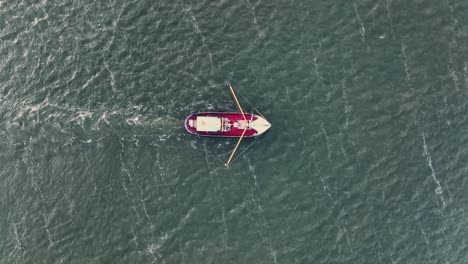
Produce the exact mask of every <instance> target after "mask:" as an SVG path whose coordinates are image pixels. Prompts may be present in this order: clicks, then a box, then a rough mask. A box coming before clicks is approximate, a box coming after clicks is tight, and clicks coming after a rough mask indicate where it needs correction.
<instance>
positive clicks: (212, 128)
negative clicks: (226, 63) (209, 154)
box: [184, 84, 271, 166]
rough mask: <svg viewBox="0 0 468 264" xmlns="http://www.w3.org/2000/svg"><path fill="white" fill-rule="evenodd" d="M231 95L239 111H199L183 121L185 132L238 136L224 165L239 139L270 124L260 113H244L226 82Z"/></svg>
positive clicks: (250, 135)
mask: <svg viewBox="0 0 468 264" xmlns="http://www.w3.org/2000/svg"><path fill="white" fill-rule="evenodd" d="M228 86H229V89H230V91H231V95H232V97H233V98H234V101H235V102H236V105H237V108H238V110H239V112H200V113H194V114H191V115H189V116H188V117H187V118H186V119H185V122H184V125H185V129H186V130H187V132H189V133H191V134H195V135H199V136H205V137H230V138H239V139H238V141H237V144H236V147H235V148H234V150H233V151H232V153H231V156H230V158H229V160H228V161H227V162H226V163H225V165H226V166H228V165H229V163H230V162H231V159H232V157H233V156H234V153H235V152H236V150H237V147H238V146H239V144H240V142H241V140H242V139H243V138H245V137H257V136H260V135H262V134H263V133H265V132H266V131H267V130H268V129H269V128H270V127H271V124H270V123H269V122H268V121H267V120H266V119H265V118H264V117H263V116H262V115H261V113H260V112H258V111H257V112H258V114H254V113H244V110H243V109H242V107H241V105H240V103H239V100H238V99H237V96H236V94H235V92H234V88H232V86H231V85H230V84H228Z"/></svg>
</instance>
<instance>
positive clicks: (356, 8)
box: [353, 3, 368, 47]
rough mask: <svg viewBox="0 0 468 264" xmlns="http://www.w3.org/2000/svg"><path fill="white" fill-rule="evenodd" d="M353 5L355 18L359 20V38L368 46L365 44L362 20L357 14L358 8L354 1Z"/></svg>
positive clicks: (364, 29)
mask: <svg viewBox="0 0 468 264" xmlns="http://www.w3.org/2000/svg"><path fill="white" fill-rule="evenodd" d="M353 7H354V13H355V14H356V18H357V20H358V22H359V27H360V28H359V33H360V34H361V40H362V42H363V43H364V45H366V47H368V45H367V42H366V28H365V27H364V22H363V21H362V19H361V16H360V15H359V10H358V6H357V4H356V3H353Z"/></svg>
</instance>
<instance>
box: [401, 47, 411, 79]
mask: <svg viewBox="0 0 468 264" xmlns="http://www.w3.org/2000/svg"><path fill="white" fill-rule="evenodd" d="M401 55H402V59H403V66H404V67H405V72H406V80H407V81H411V74H410V71H409V65H408V56H406V46H405V44H404V43H403V42H401Z"/></svg>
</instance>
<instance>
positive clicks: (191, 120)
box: [185, 112, 270, 137]
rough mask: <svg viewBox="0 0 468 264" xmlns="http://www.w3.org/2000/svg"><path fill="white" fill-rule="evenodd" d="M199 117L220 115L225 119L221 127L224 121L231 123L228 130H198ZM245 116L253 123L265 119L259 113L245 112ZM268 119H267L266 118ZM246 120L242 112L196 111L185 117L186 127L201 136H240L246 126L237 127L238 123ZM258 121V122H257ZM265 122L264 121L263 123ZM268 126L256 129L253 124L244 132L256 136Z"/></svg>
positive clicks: (246, 135) (190, 131) (248, 135)
mask: <svg viewBox="0 0 468 264" xmlns="http://www.w3.org/2000/svg"><path fill="white" fill-rule="evenodd" d="M197 117H219V118H221V119H223V125H221V127H223V128H224V127H225V126H224V123H227V124H231V126H229V127H228V128H226V131H224V129H220V131H212V132H207V131H197V128H196V125H194V124H196V120H197ZM245 118H246V119H247V120H248V121H249V122H251V123H253V122H254V121H256V120H257V119H259V121H263V120H264V119H263V118H262V117H260V116H258V115H255V114H245ZM265 121H266V120H265ZM242 122H245V119H244V116H243V115H242V114H241V113H215V112H204V113H196V114H191V115H189V116H188V117H187V118H186V119H185V129H186V130H187V131H188V132H189V133H191V134H195V135H199V136H207V137H240V136H241V135H242V133H243V132H244V127H237V126H236V123H242ZM257 123H258V122H257ZM262 124H263V123H262ZM269 125H270V124H269V123H268V122H267V126H268V128H269ZM268 128H266V129H264V128H263V129H262V128H259V129H255V128H254V127H253V126H252V127H249V128H248V129H247V130H246V131H245V134H244V137H255V136H258V135H260V134H262V133H263V132H265V131H266V130H267V129H268Z"/></svg>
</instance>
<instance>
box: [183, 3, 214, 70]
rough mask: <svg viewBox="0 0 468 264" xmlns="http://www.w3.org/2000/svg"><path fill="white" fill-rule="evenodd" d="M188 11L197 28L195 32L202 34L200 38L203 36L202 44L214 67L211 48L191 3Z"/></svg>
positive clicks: (194, 26)
mask: <svg viewBox="0 0 468 264" xmlns="http://www.w3.org/2000/svg"><path fill="white" fill-rule="evenodd" d="M187 11H188V13H189V14H190V18H191V22H192V26H193V28H194V29H195V32H196V33H197V34H198V35H199V36H200V38H201V41H202V46H203V47H205V49H206V50H207V51H208V57H209V59H210V63H211V67H213V68H214V64H213V54H212V53H211V50H210V48H209V47H208V45H207V44H206V40H205V36H204V35H203V33H202V31H201V30H200V26H199V25H198V22H197V19H196V17H195V15H194V14H193V11H192V6H191V5H189V6H188V8H187Z"/></svg>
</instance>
